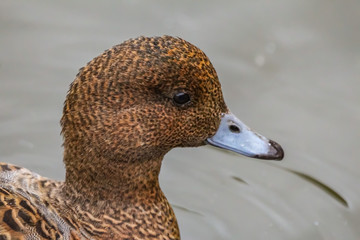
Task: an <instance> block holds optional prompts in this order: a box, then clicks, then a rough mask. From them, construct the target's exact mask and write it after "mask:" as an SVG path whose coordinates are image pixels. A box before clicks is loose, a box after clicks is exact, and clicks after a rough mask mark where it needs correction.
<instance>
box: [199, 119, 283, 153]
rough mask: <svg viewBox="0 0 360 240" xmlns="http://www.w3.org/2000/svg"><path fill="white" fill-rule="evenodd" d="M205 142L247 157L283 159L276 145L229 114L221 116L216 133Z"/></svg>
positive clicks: (280, 150) (280, 149)
mask: <svg viewBox="0 0 360 240" xmlns="http://www.w3.org/2000/svg"><path fill="white" fill-rule="evenodd" d="M206 142H207V143H208V144H210V145H212V146H215V147H219V148H223V149H226V150H230V151H233V152H236V153H240V154H242V155H244V156H247V157H252V158H259V159H268V160H281V159H283V158H284V151H283V149H282V147H281V146H280V145H279V144H278V143H276V142H275V141H272V140H270V139H267V138H266V137H264V136H262V135H260V134H258V133H256V132H254V131H252V130H251V129H250V128H249V127H248V126H246V125H245V124H244V123H243V122H241V121H240V120H239V119H238V118H237V117H236V116H235V115H234V114H232V113H231V112H229V113H225V114H223V116H222V118H221V122H220V125H219V128H218V130H217V132H216V133H215V135H214V136H212V137H210V138H208V139H207V140H206Z"/></svg>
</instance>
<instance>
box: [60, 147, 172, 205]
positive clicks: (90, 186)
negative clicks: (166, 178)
mask: <svg viewBox="0 0 360 240" xmlns="http://www.w3.org/2000/svg"><path fill="white" fill-rule="evenodd" d="M89 155H91V156H89ZM164 155H165V154H150V155H148V156H147V157H144V156H141V158H139V159H135V158H128V159H112V158H107V157H104V156H99V155H97V156H96V154H91V152H90V153H89V154H86V155H85V154H81V155H80V156H76V155H74V154H71V153H69V152H65V155H64V162H65V164H66V180H65V184H64V188H63V191H64V193H65V194H66V195H67V196H72V198H74V199H73V201H77V202H81V201H83V200H84V199H87V201H94V202H98V201H102V202H103V201H105V202H115V201H116V202H118V203H124V204H127V203H128V202H129V201H139V198H140V199H144V197H145V198H149V197H154V198H156V197H158V196H159V195H161V196H162V195H163V194H162V192H161V189H160V186H159V181H158V176H159V173H160V168H161V163H162V159H163V156H164Z"/></svg>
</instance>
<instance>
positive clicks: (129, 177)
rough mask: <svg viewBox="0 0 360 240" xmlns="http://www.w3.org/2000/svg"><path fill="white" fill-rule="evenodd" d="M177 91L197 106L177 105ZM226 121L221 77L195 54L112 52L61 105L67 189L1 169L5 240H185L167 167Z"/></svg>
mask: <svg viewBox="0 0 360 240" xmlns="http://www.w3.org/2000/svg"><path fill="white" fill-rule="evenodd" d="M179 92H186V93H188V94H189V95H190V102H188V103H186V104H184V105H181V104H177V103H176V102H174V100H173V97H174V95H175V94H177V93H179ZM225 112H227V107H226V105H225V102H224V100H223V96H222V92H221V88H220V83H219V81H218V78H217V75H216V72H215V69H214V68H213V67H212V65H211V63H210V61H209V60H208V58H207V57H206V55H205V54H204V53H203V52H202V51H201V50H199V49H198V48H197V47H195V46H194V45H192V44H190V43H188V42H186V41H184V40H182V39H180V38H174V37H170V36H163V37H152V38H147V37H140V38H137V39H132V40H128V41H126V42H124V43H122V44H120V45H117V46H115V47H113V48H111V49H109V50H107V51H105V52H104V53H103V54H102V55H100V56H98V57H96V58H94V59H93V60H92V61H91V62H89V63H88V64H87V66H86V67H84V68H82V69H81V70H80V72H79V74H78V75H77V77H76V79H75V80H74V82H73V83H72V84H71V87H70V90H69V93H68V95H67V98H66V101H65V104H64V112H63V117H62V119H61V125H62V134H63V137H64V162H65V166H66V179H65V182H56V181H52V180H49V179H46V178H43V177H40V176H38V175H37V174H35V173H32V172H30V171H28V170H26V169H23V168H18V167H16V166H12V165H8V164H2V165H1V168H2V171H1V172H0V218H1V219H2V221H1V222H0V240H2V239H149V240H155V239H156V240H161V239H163V240H167V239H180V234H179V229H178V226H177V221H176V218H175V215H174V212H173V210H172V209H171V206H170V205H169V203H168V201H167V200H166V198H165V196H164V194H163V193H162V191H161V189H160V187H159V182H158V175H159V172H160V167H161V161H162V159H163V157H164V155H165V154H166V153H167V152H168V151H169V150H171V149H172V148H175V147H187V146H200V145H203V144H204V142H205V140H206V139H207V138H208V137H210V136H212V135H214V134H215V132H216V130H217V127H218V125H219V123H220V116H221V114H222V113H225Z"/></svg>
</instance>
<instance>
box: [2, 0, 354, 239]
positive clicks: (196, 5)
mask: <svg viewBox="0 0 360 240" xmlns="http://www.w3.org/2000/svg"><path fill="white" fill-rule="evenodd" d="M359 29H360V2H359V1H356V0H353V1H351V0H346V1H340V0H334V1H325V0H314V1H295V0H290V1H288V0H286V1H285V0H274V1H266V0H256V1H254V0H251V1H250V0H247V1H246V0H242V1H235V0H234V1H205V0H202V1H130V0H128V1H115V0H113V1H85V0H82V1H44V0H39V1H35V0H26V1H25V0H23V1H17V0H16V1H14V0H2V1H1V2H0V161H3V162H10V163H14V164H18V165H21V166H24V167H27V168H29V169H31V170H33V171H35V172H38V173H40V174H42V175H45V176H47V177H51V178H56V179H63V178H64V168H63V164H62V160H61V159H62V148H61V143H62V139H61V137H60V126H59V119H60V117H61V113H62V104H63V101H64V99H65V95H66V92H67V90H68V86H69V84H70V83H71V81H72V80H73V79H74V77H75V75H76V73H77V71H78V69H79V68H80V67H82V66H84V65H85V64H86V63H87V62H88V61H89V60H91V59H92V58H93V57H95V56H97V55H99V54H100V53H101V52H102V51H103V50H105V49H107V48H109V47H111V46H113V45H115V44H118V43H120V42H122V41H124V40H126V39H128V38H131V37H137V36H139V35H149V36H152V35H163V34H168V35H174V36H180V37H182V38H184V39H186V40H188V41H190V42H191V43H193V44H195V45H197V46H198V47H200V48H201V49H202V50H203V51H204V52H205V53H206V54H207V55H208V56H209V58H210V59H211V61H212V63H213V65H214V66H215V68H216V70H217V72H218V75H219V77H220V81H221V83H222V88H223V92H224V95H225V99H226V101H227V104H228V106H229V107H230V109H231V110H232V111H233V112H234V113H235V114H236V115H237V116H238V117H239V118H240V119H241V120H243V121H244V122H245V123H247V124H248V125H249V126H251V127H252V128H254V129H255V130H257V131H258V132H260V133H262V134H263V135H265V136H267V137H269V138H272V139H274V140H276V141H278V142H279V143H281V144H282V146H283V147H284V149H285V153H286V156H285V159H284V160H283V161H282V162H268V161H260V160H255V159H248V158H245V157H242V156H238V155H235V154H230V153H228V152H222V151H219V150H217V149H213V148H211V147H202V148H194V149H175V150H173V151H171V152H170V153H169V154H168V155H167V156H166V158H165V160H164V162H163V167H162V172H161V176H160V181H161V186H162V188H163V190H164V192H165V194H166V195H167V197H168V199H169V201H170V202H171V203H172V204H173V206H174V209H175V211H176V214H177V217H178V221H179V225H180V230H181V234H182V239H214V240H215V239H276V240H279V239H284V240H285V239H286V240H289V239H307V240H312V239H314V240H318V239H324V240H331V239H334V240H335V239H346V240H351V239H353V240H358V239H360V229H359V226H360V214H359V207H360V190H359V181H360V163H359V153H360V144H359V139H360V127H359V126H360V124H359V123H360V121H359V120H360V107H359V103H360V94H359V92H360V91H359V90H360V82H359V80H360V79H359V78H360V77H359V76H360V31H359Z"/></svg>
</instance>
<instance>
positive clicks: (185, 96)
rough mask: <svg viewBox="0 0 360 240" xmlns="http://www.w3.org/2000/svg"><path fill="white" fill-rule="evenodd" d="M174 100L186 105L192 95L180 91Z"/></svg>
mask: <svg viewBox="0 0 360 240" xmlns="http://www.w3.org/2000/svg"><path fill="white" fill-rule="evenodd" d="M173 99H174V102H175V103H176V104H178V105H184V104H185V103H188V102H189V101H190V95H189V94H187V93H185V92H179V93H176V94H175V95H174V98H173Z"/></svg>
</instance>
